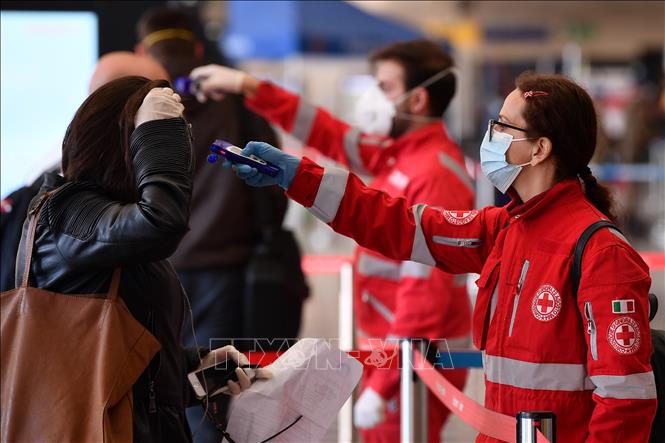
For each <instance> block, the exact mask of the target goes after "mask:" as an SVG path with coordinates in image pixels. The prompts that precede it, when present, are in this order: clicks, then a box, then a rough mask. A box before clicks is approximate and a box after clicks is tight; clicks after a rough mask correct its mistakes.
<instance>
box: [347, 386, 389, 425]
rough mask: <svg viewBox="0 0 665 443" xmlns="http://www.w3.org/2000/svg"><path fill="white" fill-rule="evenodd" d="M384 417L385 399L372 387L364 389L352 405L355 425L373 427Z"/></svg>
mask: <svg viewBox="0 0 665 443" xmlns="http://www.w3.org/2000/svg"><path fill="white" fill-rule="evenodd" d="M385 418H386V401H385V400H384V399H383V397H381V396H380V395H379V394H378V393H377V392H376V391H374V390H373V389H371V388H367V389H365V390H364V391H363V393H362V394H360V397H359V398H358V401H357V402H356V404H355V405H354V407H353V421H354V422H355V425H356V427H358V428H361V429H369V428H373V427H374V426H376V425H378V424H381V423H382V422H383V421H384V420H385Z"/></svg>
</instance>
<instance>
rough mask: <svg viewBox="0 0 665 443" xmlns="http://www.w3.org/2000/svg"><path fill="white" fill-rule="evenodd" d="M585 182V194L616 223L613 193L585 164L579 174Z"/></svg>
mask: <svg viewBox="0 0 665 443" xmlns="http://www.w3.org/2000/svg"><path fill="white" fill-rule="evenodd" d="M578 175H579V177H580V178H581V179H582V183H583V184H584V195H585V196H586V198H587V200H589V201H590V202H591V204H592V205H594V206H595V207H596V209H598V210H599V211H600V212H602V213H603V214H605V215H606V216H607V217H608V218H609V219H610V221H611V222H613V223H616V221H617V219H616V215H615V214H614V208H613V206H614V202H613V201H612V195H611V193H610V191H609V189H607V188H606V187H605V186H603V185H601V184H600V183H598V180H596V177H594V176H593V174H592V173H591V169H589V167H588V166H585V167H584V168H583V169H582V171H581V172H580V173H579V174H578Z"/></svg>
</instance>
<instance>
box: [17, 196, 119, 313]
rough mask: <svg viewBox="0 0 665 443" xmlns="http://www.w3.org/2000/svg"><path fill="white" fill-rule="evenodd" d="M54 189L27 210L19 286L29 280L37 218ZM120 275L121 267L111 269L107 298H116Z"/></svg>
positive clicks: (26, 283) (25, 284)
mask: <svg viewBox="0 0 665 443" xmlns="http://www.w3.org/2000/svg"><path fill="white" fill-rule="evenodd" d="M56 192H57V190H55V191H49V192H45V193H44V194H42V196H41V197H40V200H39V202H37V204H36V205H35V206H34V207H33V208H32V209H31V210H30V211H29V212H28V216H29V217H32V218H31V219H30V224H29V225H28V238H27V240H26V242H25V260H24V261H25V264H24V269H23V280H22V281H21V287H22V288H27V287H28V282H29V280H30V278H29V277H30V268H31V265H32V251H33V249H34V246H35V235H36V233H37V224H38V223H39V218H40V217H41V214H42V210H43V209H44V206H45V205H46V202H47V201H48V199H49V198H51V196H53V194H55V193H56ZM120 276H121V268H116V269H114V270H113V276H112V277H111V284H110V287H109V292H108V299H109V300H112V301H115V300H116V299H117V298H118V287H119V286H120Z"/></svg>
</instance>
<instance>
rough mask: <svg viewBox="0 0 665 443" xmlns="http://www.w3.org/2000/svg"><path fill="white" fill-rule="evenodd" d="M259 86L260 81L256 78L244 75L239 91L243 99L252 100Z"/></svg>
mask: <svg viewBox="0 0 665 443" xmlns="http://www.w3.org/2000/svg"><path fill="white" fill-rule="evenodd" d="M260 84H261V81H260V80H259V79H258V78H256V77H252V76H251V75H249V74H245V76H244V77H243V79H242V83H241V86H240V89H241V91H242V93H243V94H244V95H245V97H247V98H250V99H253V98H254V97H255V96H256V91H257V90H258V89H259V85H260Z"/></svg>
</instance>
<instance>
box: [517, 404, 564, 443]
mask: <svg viewBox="0 0 665 443" xmlns="http://www.w3.org/2000/svg"><path fill="white" fill-rule="evenodd" d="M538 431H540V432H542V433H543V435H544V436H545V438H547V439H548V440H549V441H550V443H556V415H554V412H550V411H533V412H519V413H518V414H517V443H536V441H537V434H538Z"/></svg>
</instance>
